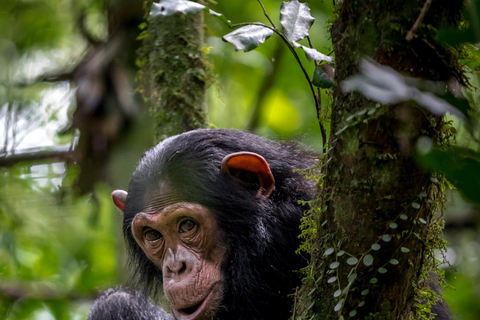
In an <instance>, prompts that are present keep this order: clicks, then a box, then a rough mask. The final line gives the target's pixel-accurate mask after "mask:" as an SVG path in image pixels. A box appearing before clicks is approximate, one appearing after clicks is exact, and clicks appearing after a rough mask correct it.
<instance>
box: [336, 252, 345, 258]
mask: <svg viewBox="0 0 480 320" xmlns="http://www.w3.org/2000/svg"><path fill="white" fill-rule="evenodd" d="M344 254H345V251H343V250H340V251H338V253H337V257H341V256H343V255H344Z"/></svg>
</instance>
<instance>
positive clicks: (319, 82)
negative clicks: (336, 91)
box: [312, 68, 333, 89]
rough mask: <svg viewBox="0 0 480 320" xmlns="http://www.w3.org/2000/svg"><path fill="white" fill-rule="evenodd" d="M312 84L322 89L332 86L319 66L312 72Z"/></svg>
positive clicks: (331, 82)
mask: <svg viewBox="0 0 480 320" xmlns="http://www.w3.org/2000/svg"><path fill="white" fill-rule="evenodd" d="M312 84H313V85H314V86H315V87H319V88H323V89H327V88H331V87H333V81H332V80H331V79H330V78H329V77H328V76H327V74H326V73H325V72H323V70H322V69H320V68H317V69H315V71H314V72H313V79H312Z"/></svg>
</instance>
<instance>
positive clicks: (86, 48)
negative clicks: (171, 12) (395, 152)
mask: <svg viewBox="0 0 480 320" xmlns="http://www.w3.org/2000/svg"><path fill="white" fill-rule="evenodd" d="M0 1H1V2H0V70H1V72H0V319H7V320H20V319H42V320H43V319H48V320H49V319H58V320H60V319H86V316H87V313H88V308H89V306H90V304H91V303H92V301H93V300H94V299H95V297H96V296H98V294H99V293H100V292H101V291H103V290H105V289H106V288H108V287H111V286H114V285H116V284H119V283H124V282H125V280H126V272H125V252H124V243H123V237H122V233H121V215H120V214H119V213H118V212H117V210H116V209H114V206H113V205H112V204H111V200H110V191H111V190H112V189H117V188H123V189H126V188H127V185H128V179H129V177H130V175H131V173H132V171H133V168H134V166H135V163H136V161H137V160H138V158H139V157H140V156H141V154H142V152H143V151H144V150H146V149H147V148H148V147H150V146H151V145H152V143H153V131H152V130H153V126H151V124H150V123H149V120H148V116H145V113H146V112H145V111H144V109H145V108H144V107H143V106H142V103H141V102H142V99H141V98H140V97H138V96H137V97H136V99H135V101H133V102H132V101H128V103H127V102H126V100H128V99H131V98H125V97H124V96H122V94H125V93H127V94H128V96H131V95H133V94H134V90H135V86H136V85H135V61H134V60H135V58H134V57H135V50H136V48H138V47H139V46H141V41H140V39H137V40H135V37H136V36H138V35H139V34H140V32H141V30H140V28H139V25H140V24H141V22H142V16H143V15H144V10H143V2H142V1H140V0H75V1H73V0H0ZM263 4H264V6H265V8H266V10H267V12H269V14H270V16H271V17H272V19H273V22H274V23H275V22H278V12H279V8H280V5H281V1H280V0H264V1H263ZM309 6H310V8H311V9H312V15H313V16H314V17H315V18H316V21H315V24H314V25H313V27H312V29H311V32H310V36H311V38H312V42H313V44H314V46H315V48H317V49H318V50H319V51H321V52H323V53H325V54H328V53H330V52H331V43H330V41H329V34H328V25H329V21H330V20H331V19H333V13H332V12H333V5H332V1H326V0H325V1H310V3H309ZM210 7H211V8H212V9H214V10H215V11H217V12H221V13H223V14H224V15H225V16H226V17H227V18H229V19H231V20H232V22H233V23H239V22H245V21H262V22H265V18H264V16H263V13H262V10H261V8H260V7H259V6H258V3H257V1H253V0H252V1H243V0H230V1H222V2H218V3H211V4H210ZM472 25H474V24H472ZM477 25H478V24H477ZM229 31H230V30H228V28H227V27H226V26H225V25H223V24H221V23H220V22H219V21H217V20H216V19H212V18H210V17H206V18H205V33H206V48H205V51H206V52H208V57H209V61H210V62H211V66H212V71H211V72H212V74H213V77H214V81H213V84H212V85H211V86H210V88H209V89H208V101H207V111H208V117H209V122H210V123H211V124H212V125H213V126H216V127H219V128H237V129H248V130H251V131H255V132H256V133H258V134H260V135H263V136H266V137H269V138H274V139H296V140H299V141H301V142H302V143H304V144H306V145H308V146H310V147H311V148H313V149H315V150H321V146H322V141H321V136H320V132H319V129H318V122H317V119H316V115H315V107H314V103H313V101H312V97H311V93H310V92H309V88H308V86H307V83H306V81H305V79H304V77H303V74H302V73H301V71H300V69H299V68H298V66H297V65H296V63H295V61H294V59H293V57H292V56H291V55H290V54H289V52H288V50H287V48H286V47H285V46H284V45H283V44H282V43H281V41H279V39H278V38H275V37H272V39H270V40H269V41H268V42H267V43H266V44H264V45H262V46H260V47H259V48H258V49H256V50H254V51H252V52H250V53H244V52H235V51H234V49H233V47H232V46H231V45H230V44H228V43H225V42H223V41H222V39H221V37H222V36H223V35H224V34H226V33H227V32H229ZM447 33H448V32H446V33H445V34H446V35H444V37H446V38H447V40H448V38H449V37H450V38H451V37H452V36H451V35H448V34H447ZM118 34H120V35H124V34H134V35H135V36H134V37H133V38H132V42H131V43H128V42H127V46H126V47H128V48H129V52H127V53H125V54H124V52H123V51H122V50H113V49H112V50H113V51H115V52H118V51H121V54H120V55H117V54H109V51H108V50H107V49H108V48H112V43H113V44H115V42H114V39H116V38H115V36H116V35H118ZM477 34H478V33H477ZM457 36H458V35H455V34H454V35H453V37H454V38H458V37H457ZM123 38H127V40H128V39H129V38H128V37H123ZM139 38H141V37H139ZM477 41H478V40H477V39H475V41H470V42H473V43H475V42H477ZM113 48H114V49H115V48H116V47H115V46H113ZM104 49H105V50H104ZM102 50H103V51H102ZM464 51H465V52H464V54H463V55H462V59H463V60H462V62H464V63H466V64H467V67H466V69H467V71H468V76H469V78H470V83H471V84H472V87H471V88H469V89H468V92H467V91H466V95H467V98H468V99H469V101H470V102H471V106H472V108H473V110H472V111H471V115H472V118H475V119H477V120H478V119H480V115H479V112H478V106H479V104H478V103H479V101H480V100H479V99H480V97H479V95H478V92H477V90H476V88H478V87H479V80H478V79H479V78H478V72H477V70H478V65H479V61H480V59H479V58H478V57H479V56H480V55H479V54H478V49H477V47H476V46H473V45H471V46H470V47H467V49H465V50H464ZM301 56H302V59H304V58H303V55H301ZM92 57H100V61H108V62H109V63H111V64H113V65H114V67H113V70H115V72H112V73H109V71H108V70H112V69H111V68H110V69H108V68H106V69H105V70H107V71H105V72H102V73H94V74H92V73H90V74H89V73H88V72H92V68H88V66H89V64H88V63H89V62H91V61H93V60H94V59H92ZM112 57H113V58H112ZM132 57H133V58H132ZM119 61H120V62H119ZM302 61H303V62H304V64H305V65H306V66H308V68H309V69H308V72H309V73H311V74H313V70H314V66H313V63H309V62H308V61H306V60H302ZM85 66H87V67H85ZM93 69H94V70H95V71H98V68H97V69H95V68H93ZM100 69H101V68H100ZM101 70H103V69H101ZM119 70H120V71H121V72H120V71H119ZM85 74H87V76H85ZM112 79H113V80H118V79H126V81H123V82H122V81H120V80H119V81H112ZM112 83H113V84H112ZM86 85H88V86H87V89H88V90H87V91H85V90H86V89H85V86H86ZM112 87H115V88H113V89H112ZM86 92H87V93H88V94H86ZM82 95H83V96H82ZM137 95H138V94H137ZM79 96H80V97H81V98H82V99H83V100H82V99H79ZM85 97H87V98H88V99H87V98H85ZM79 101H80V102H79ZM329 102H330V96H329V95H328V92H326V91H322V104H323V105H328V104H329ZM80 105H81V106H82V108H83V111H84V114H86V115H88V117H87V120H88V121H87V123H90V124H91V123H97V122H98V123H100V125H99V126H100V127H101V128H105V127H108V128H109V130H110V131H108V132H106V131H102V132H100V133H99V132H98V131H94V130H92V132H91V134H92V135H93V136H94V137H97V140H102V141H106V142H105V145H106V147H105V150H108V155H109V156H108V159H107V158H106V157H104V156H103V153H101V152H100V156H101V157H100V158H101V159H103V158H105V161H104V162H101V161H100V162H101V166H102V171H101V172H99V173H98V174H101V175H102V177H104V179H102V181H104V182H102V183H97V184H95V185H94V186H93V187H91V188H90V189H89V188H84V189H83V190H81V192H79V191H78V190H76V189H75V181H76V180H77V179H78V177H79V174H80V169H79V166H77V165H74V164H73V160H72V158H73V157H74V156H75V150H76V149H79V148H84V146H83V145H82V144H81V143H79V131H81V130H84V129H85V127H82V122H81V121H80V120H82V119H80V118H81V117H79V116H78V114H79V108H80V107H79V106H80ZM119 106H121V108H120V107H119ZM89 108H90V109H89ZM129 108H130V109H129ZM120 109H121V110H120ZM324 109H327V108H324ZM85 110H86V111H85ZM119 110H120V111H119ZM122 110H123V111H122ZM129 110H130V111H129ZM132 110H134V111H132ZM75 115H76V116H75ZM325 116H327V115H325ZM78 119H80V120H78ZM112 119H117V120H115V121H113V120H112ZM118 119H120V120H118ZM451 120H452V124H453V128H454V129H453V130H454V131H456V132H457V134H456V143H457V145H459V146H463V147H466V148H469V149H471V150H473V151H475V152H477V151H479V143H478V139H476V138H475V137H474V136H472V135H471V134H470V133H469V132H471V128H468V127H467V125H466V124H465V123H464V122H461V121H459V120H458V119H456V118H454V117H452V118H451ZM83 121H84V122H85V120H84V119H83ZM79 122H80V124H79ZM112 128H113V129H112ZM326 129H327V130H328V123H327V128H326ZM82 132H83V131H82ZM111 132H113V133H111ZM110 133H111V134H110ZM477 133H478V130H477ZM98 137H100V138H101V139H100V138H98ZM82 151H84V150H82ZM93 151H95V150H93ZM95 174H97V173H95ZM474 178H475V179H478V180H480V174H479V175H477V176H474ZM87 185H88V183H87ZM477 192H478V191H477ZM479 197H480V196H479ZM445 220H446V230H445V232H444V233H445V237H446V239H447V241H448V242H449V246H448V251H447V253H446V256H447V258H448V260H449V261H450V264H447V265H445V270H446V274H447V282H448V285H449V286H448V287H447V288H446V292H445V297H446V300H447V302H448V303H449V304H450V306H451V308H452V310H453V312H454V314H455V316H456V318H457V319H465V320H467V319H472V320H473V319H479V317H480V233H479V229H480V212H479V211H478V203H477V204H476V205H475V204H471V203H468V202H465V201H464V200H463V198H462V197H461V195H460V194H459V193H458V192H457V191H456V190H455V189H454V188H452V189H449V190H447V201H446V206H445ZM439 256H440V255H439Z"/></svg>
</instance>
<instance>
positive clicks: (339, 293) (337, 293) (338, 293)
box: [333, 290, 342, 298]
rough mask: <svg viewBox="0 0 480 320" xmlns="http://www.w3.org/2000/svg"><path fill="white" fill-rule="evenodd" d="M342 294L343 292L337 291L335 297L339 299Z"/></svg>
mask: <svg viewBox="0 0 480 320" xmlns="http://www.w3.org/2000/svg"><path fill="white" fill-rule="evenodd" d="M341 294H342V290H337V291H335V292H334V293H333V296H334V297H335V298H338V297H339V296H340V295H341Z"/></svg>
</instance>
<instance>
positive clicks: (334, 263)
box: [330, 261, 340, 269]
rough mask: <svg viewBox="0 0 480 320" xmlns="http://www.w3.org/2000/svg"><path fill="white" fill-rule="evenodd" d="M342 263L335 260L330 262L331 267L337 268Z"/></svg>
mask: <svg viewBox="0 0 480 320" xmlns="http://www.w3.org/2000/svg"><path fill="white" fill-rule="evenodd" d="M339 265H340V262H338V261H335V262H332V263H331V264H330V269H336V268H338V266H339Z"/></svg>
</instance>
